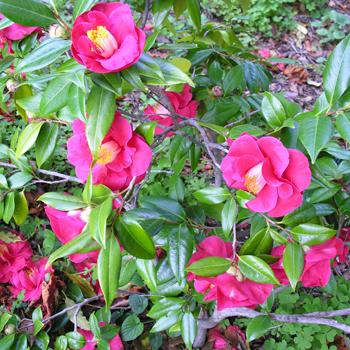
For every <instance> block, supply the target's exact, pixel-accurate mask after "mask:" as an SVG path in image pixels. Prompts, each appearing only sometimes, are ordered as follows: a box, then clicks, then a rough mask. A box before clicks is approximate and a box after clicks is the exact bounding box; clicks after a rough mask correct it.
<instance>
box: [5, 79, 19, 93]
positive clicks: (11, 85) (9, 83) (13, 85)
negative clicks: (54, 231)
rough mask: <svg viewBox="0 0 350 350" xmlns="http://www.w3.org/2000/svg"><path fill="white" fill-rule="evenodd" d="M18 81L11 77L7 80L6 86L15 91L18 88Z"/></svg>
mask: <svg viewBox="0 0 350 350" xmlns="http://www.w3.org/2000/svg"><path fill="white" fill-rule="evenodd" d="M17 86H18V84H17V82H16V81H15V80H13V79H9V80H8V81H7V82H6V87H7V90H8V91H10V92H15V91H16V89H17Z"/></svg>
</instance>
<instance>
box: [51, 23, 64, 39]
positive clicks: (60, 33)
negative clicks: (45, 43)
mask: <svg viewBox="0 0 350 350" xmlns="http://www.w3.org/2000/svg"><path fill="white" fill-rule="evenodd" d="M49 37H50V38H51V39H54V38H66V37H67V32H66V30H65V29H64V28H63V27H61V26H60V25H59V24H53V25H52V26H51V27H50V28H49Z"/></svg>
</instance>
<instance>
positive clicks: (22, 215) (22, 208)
mask: <svg viewBox="0 0 350 350" xmlns="http://www.w3.org/2000/svg"><path fill="white" fill-rule="evenodd" d="M28 212H29V210H28V202H27V198H26V196H25V195H24V192H23V191H22V192H16V194H15V211H14V212H13V218H14V220H15V222H16V224H17V225H22V224H23V223H24V221H25V220H26V218H27V216H28Z"/></svg>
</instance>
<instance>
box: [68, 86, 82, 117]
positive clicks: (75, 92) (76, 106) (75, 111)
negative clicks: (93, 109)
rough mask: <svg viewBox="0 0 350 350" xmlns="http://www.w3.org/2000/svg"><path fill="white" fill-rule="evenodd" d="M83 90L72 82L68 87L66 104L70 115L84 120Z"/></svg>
mask: <svg viewBox="0 0 350 350" xmlns="http://www.w3.org/2000/svg"><path fill="white" fill-rule="evenodd" d="M85 97H86V96H85V90H83V89H81V88H80V87H78V86H76V85H75V84H72V85H71V86H70V88H69V93H68V100H67V105H68V108H69V110H70V112H71V115H72V116H74V117H77V118H79V119H80V120H82V121H84V122H86V106H85Z"/></svg>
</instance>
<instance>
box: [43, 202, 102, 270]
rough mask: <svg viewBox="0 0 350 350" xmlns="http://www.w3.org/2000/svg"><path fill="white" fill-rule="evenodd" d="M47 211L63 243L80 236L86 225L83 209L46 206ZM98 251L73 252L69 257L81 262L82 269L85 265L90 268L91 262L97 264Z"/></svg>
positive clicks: (54, 230) (51, 223)
mask: <svg viewBox="0 0 350 350" xmlns="http://www.w3.org/2000/svg"><path fill="white" fill-rule="evenodd" d="M45 213H46V216H47V217H48V219H49V221H50V225H51V228H52V231H53V232H54V233H55V235H56V237H57V238H58V240H59V241H60V242H61V243H62V244H65V243H68V242H69V241H71V240H72V239H73V238H75V237H76V236H78V235H79V234H80V233H81V232H82V231H83V228H84V227H85V226H86V222H87V218H83V211H82V210H74V211H61V210H57V209H55V208H51V207H49V206H46V207H45ZM83 219H85V220H83ZM98 253H99V251H98V250H95V251H92V252H89V253H81V254H79V253H77V254H71V255H70V256H69V259H70V260H71V261H72V262H73V263H76V264H81V265H80V269H82V270H84V267H83V266H86V267H87V268H90V267H91V264H96V262H97V257H98Z"/></svg>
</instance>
